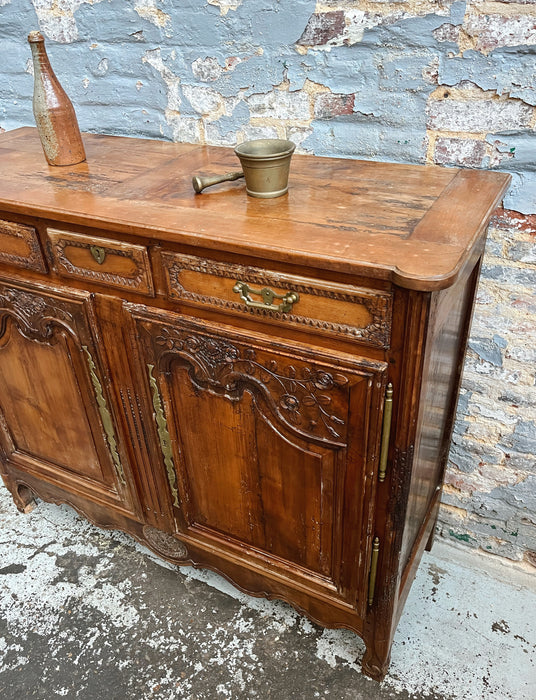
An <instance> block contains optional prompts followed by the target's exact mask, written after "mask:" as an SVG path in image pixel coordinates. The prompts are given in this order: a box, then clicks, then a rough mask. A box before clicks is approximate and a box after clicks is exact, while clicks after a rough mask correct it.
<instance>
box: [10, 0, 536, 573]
mask: <svg viewBox="0 0 536 700" xmlns="http://www.w3.org/2000/svg"><path fill="white" fill-rule="evenodd" d="M38 26H39V27H40V29H41V30H42V31H43V33H44V34H45V36H46V37H47V38H48V40H49V41H48V47H49V55H50V56H51V60H52V63H53V65H54V67H55V69H56V72H57V73H58V76H59V77H60V79H61V81H62V83H63V85H64V87H65V88H66V90H67V92H68V93H69V95H70V96H71V98H72V100H73V102H74V103H75V105H76V107H77V113H78V116H79V121H80V125H81V128H82V129H83V130H85V131H95V132H103V133H116V134H126V135H142V136H147V137H159V138H166V139H172V140H177V141H193V142H206V143H213V144H228V145H234V144H235V143H236V142H239V141H242V140H244V139H249V138H255V137H263V136H278V137H288V138H291V139H292V140H294V141H296V142H297V143H298V144H299V148H300V149H301V150H302V151H304V152H311V153H316V154H318V155H340V156H348V157H361V158H375V159H380V160H386V161H399V162H416V163H438V164H441V165H444V166H449V165H462V166H468V167H476V168H479V167H487V168H494V169H500V170H507V171H509V172H511V173H512V174H513V176H514V179H513V184H512V187H511V189H510V191H509V192H508V194H507V196H506V198H505V201H504V206H505V209H504V210H500V211H499V212H498V213H497V215H496V216H495V218H494V220H493V223H492V225H491V227H490V232H489V242H488V247H487V254H486V260H485V265H484V269H483V274H482V280H481V284H480V290H479V296H478V304H477V308H476V314H475V321H474V325H473V330H472V337H471V341H470V350H469V353H468V358H467V363H466V368H465V374H464V382H463V390H462V395H461V399H460V404H459V410H458V421H457V424H456V429H455V436H454V443H453V447H452V451H451V457H450V467H449V471H448V475H447V486H446V488H445V494H444V505H443V508H442V511H441V522H440V526H439V529H440V532H441V533H442V534H443V535H444V536H445V537H449V538H454V539H455V540H457V541H460V542H464V543H467V544H468V545H470V546H473V547H480V548H482V549H483V550H487V551H489V552H492V553H494V554H497V555H500V556H504V557H508V558H510V559H513V560H517V561H519V562H524V563H525V565H527V566H535V567H536V535H535V520H536V515H535V512H536V407H535V406H536V396H535V391H534V385H535V374H534V368H535V364H536V350H535V348H536V320H535V319H536V294H535V288H536V269H535V263H536V247H535V236H536V110H535V105H536V82H535V72H536V70H535V67H536V60H535V59H536V56H535V51H536V48H535V47H536V0H519V1H518V2H511V1H510V0H501V1H496V0H481V1H476V0H468V2H452V1H451V0H399V1H397V2H387V1H386V0H318V1H315V0H270V1H269V2H262V1H261V0H133V1H131V2H128V3H126V2H124V0H61V1H59V0H0V55H1V57H2V60H1V63H0V75H1V81H0V128H2V129H12V128H15V127H18V126H21V125H27V124H32V123H33V116H32V109H31V95H32V75H31V72H32V69H31V62H30V60H29V55H30V52H29V47H28V45H27V43H26V35H27V34H28V32H29V31H30V30H31V29H34V28H37V27H38Z"/></svg>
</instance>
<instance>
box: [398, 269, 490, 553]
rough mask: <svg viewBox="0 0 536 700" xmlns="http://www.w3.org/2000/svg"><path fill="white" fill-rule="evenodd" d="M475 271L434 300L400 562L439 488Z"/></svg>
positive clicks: (476, 276) (467, 327)
mask: <svg viewBox="0 0 536 700" xmlns="http://www.w3.org/2000/svg"><path fill="white" fill-rule="evenodd" d="M479 269H480V266H479V265H477V266H476V267H475V268H474V269H473V270H472V271H468V273H467V274H465V275H461V276H460V278H459V279H458V281H457V282H456V284H455V285H453V286H452V287H450V288H449V289H447V290H444V291H442V292H437V293H436V294H435V295H434V297H433V299H432V307H431V312H430V313H431V316H430V324H429V332H428V338H427V342H426V354H425V361H424V368H423V383H422V391H421V401H420V410H419V425H418V428H417V435H418V436H419V437H418V440H417V443H416V445H415V460H414V465H413V473H412V478H411V484H410V491H409V500H408V508H407V511H406V521H405V528H404V539H403V543H402V553H401V559H400V561H401V564H402V566H404V565H405V564H406V563H407V561H408V558H409V556H410V553H411V551H412V548H413V546H414V544H415V540H416V538H417V535H418V533H419V529H420V528H421V526H422V524H423V521H424V519H425V517H426V515H427V513H428V510H429V508H430V503H431V500H432V498H433V496H434V493H435V492H436V490H437V489H438V488H440V486H441V482H442V478H443V472H444V469H445V463H446V460H447V457H448V451H449V445H450V438H451V433H452V426H453V421H454V414H455V410H456V401H457V396H458V390H459V384H460V377H461V371H462V367H463V358H464V355H465V347H466V342H467V335H468V331H469V325H470V321H471V312H472V307H473V300H474V294H475V289H476V284H477V281H478V272H479Z"/></svg>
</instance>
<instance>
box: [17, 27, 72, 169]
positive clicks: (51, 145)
mask: <svg viewBox="0 0 536 700" xmlns="http://www.w3.org/2000/svg"><path fill="white" fill-rule="evenodd" d="M28 41H29V42H30V47H31V49H32V58H33V66H34V93H33V113H34V117H35V123H36V125H37V129H38V131H39V136H40V138H41V144H42V145H43V150H44V152H45V157H46V159H47V161H48V163H49V165H74V164H75V163H81V162H82V161H84V160H85V159H86V153H85V151H84V144H83V143H82V137H81V136H80V129H79V128H78V121H77V119H76V114H75V111H74V107H73V105H72V103H71V100H70V99H69V98H68V97H67V94H66V93H65V90H64V89H63V88H62V86H61V85H60V82H59V80H58V79H57V78H56V76H55V74H54V71H53V70H52V67H51V65H50V61H49V60H48V56H47V52H46V49H45V40H44V38H43V35H42V34H41V32H30V34H29V35H28Z"/></svg>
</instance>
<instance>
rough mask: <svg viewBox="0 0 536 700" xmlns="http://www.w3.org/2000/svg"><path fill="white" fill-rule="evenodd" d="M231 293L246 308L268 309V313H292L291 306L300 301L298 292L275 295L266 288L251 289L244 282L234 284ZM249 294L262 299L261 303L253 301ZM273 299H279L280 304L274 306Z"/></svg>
mask: <svg viewBox="0 0 536 700" xmlns="http://www.w3.org/2000/svg"><path fill="white" fill-rule="evenodd" d="M233 292H236V293H237V294H240V298H241V299H242V301H244V302H245V304H246V306H250V307H252V308H254V309H268V310H269V311H282V312H283V313H288V312H289V311H292V305H293V304H296V303H297V302H298V301H299V300H300V295H299V294H298V292H286V294H276V292H273V291H272V290H271V289H269V288H268V287H263V288H262V289H252V288H251V287H250V286H249V285H247V284H246V283H245V282H240V281H239V280H238V281H237V282H236V284H235V286H234V287H233ZM251 294H258V295H259V296H260V297H262V301H253V299H252V298H251V296H250V295H251ZM274 299H281V303H280V304H274V303H273V301H274Z"/></svg>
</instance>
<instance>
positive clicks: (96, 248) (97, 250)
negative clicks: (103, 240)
mask: <svg viewBox="0 0 536 700" xmlns="http://www.w3.org/2000/svg"><path fill="white" fill-rule="evenodd" d="M89 250H90V252H91V255H92V256H93V257H94V258H95V260H96V261H97V262H98V263H99V265H102V263H103V262H104V258H105V257H106V251H105V250H104V248H101V246H100V245H90V246H89Z"/></svg>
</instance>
